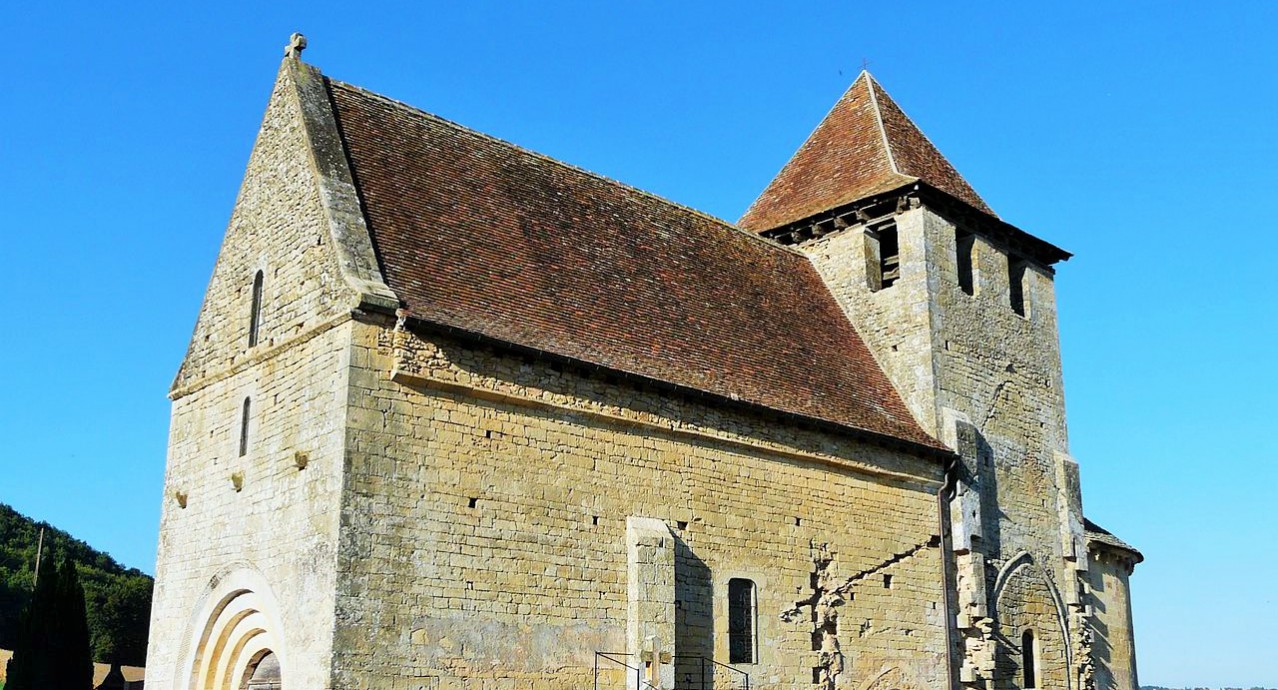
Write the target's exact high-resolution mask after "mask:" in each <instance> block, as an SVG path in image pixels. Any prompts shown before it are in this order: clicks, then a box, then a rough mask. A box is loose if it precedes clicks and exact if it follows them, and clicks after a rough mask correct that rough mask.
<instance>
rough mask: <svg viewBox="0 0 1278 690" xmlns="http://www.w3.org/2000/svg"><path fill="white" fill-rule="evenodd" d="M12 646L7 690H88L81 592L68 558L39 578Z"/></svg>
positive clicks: (90, 674)
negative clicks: (14, 643)
mask: <svg viewBox="0 0 1278 690" xmlns="http://www.w3.org/2000/svg"><path fill="white" fill-rule="evenodd" d="M16 642H17V644H16V645H15V646H14V650H13V658H11V659H9V667H8V673H7V675H8V678H7V680H6V687H7V688H8V690H92V687H93V661H92V660H91V659H90V657H89V624H88V621H87V619H86V617H85V607H84V589H83V588H82V587H81V586H80V577H79V573H77V571H76V566H75V563H73V562H72V561H71V560H69V559H64V560H63V561H62V564H61V565H60V566H58V567H54V568H50V569H48V570H47V571H46V573H44V576H43V577H41V578H40V580H39V582H38V583H37V584H36V589H35V592H34V593H33V594H32V596H31V600H30V603H28V605H27V607H26V609H25V610H24V611H23V613H22V618H21V620H20V621H19V623H18V631H17V639H16Z"/></svg>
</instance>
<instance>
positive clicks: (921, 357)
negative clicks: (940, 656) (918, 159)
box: [799, 204, 1087, 687]
mask: <svg viewBox="0 0 1278 690" xmlns="http://www.w3.org/2000/svg"><path fill="white" fill-rule="evenodd" d="M893 221H894V223H895V228H896V231H897V236H898V241H899V246H900V278H899V279H898V280H897V282H896V283H895V284H894V285H892V286H890V287H887V288H883V289H880V290H878V291H873V290H871V288H870V283H871V281H870V280H869V279H868V277H867V271H868V270H871V269H870V268H869V263H868V262H867V261H866V259H865V256H866V237H865V230H864V228H863V227H862V226H860V225H854V226H852V227H850V228H848V229H846V230H844V231H842V232H839V233H835V234H831V235H827V236H824V237H822V238H820V239H817V240H813V241H810V242H807V243H804V244H802V245H800V246H799V248H800V249H802V250H803V251H805V252H806V253H807V254H808V255H809V256H810V257H811V258H812V260H813V262H814V264H815V265H816V266H817V268H818V270H819V271H820V272H821V273H822V276H823V277H824V278H825V280H826V283H827V285H828V286H829V287H830V289H831V291H832V292H833V293H834V294H835V296H836V297H837V298H838V299H839V300H840V303H841V304H842V305H843V307H844V309H845V310H846V311H847V312H848V314H849V317H850V318H851V320H852V322H853V323H854V324H856V325H857V328H858V330H859V332H860V333H861V335H862V337H863V338H865V340H866V342H867V343H868V344H869V345H870V347H871V350H872V351H873V352H874V353H875V356H876V358H877V359H878V360H879V362H880V363H881V364H882V365H883V367H884V370H885V371H886V372H887V373H888V375H889V377H890V378H891V379H892V381H893V383H894V385H896V387H897V389H898V390H899V391H900V392H901V394H902V396H903V397H904V398H905V400H906V402H907V404H908V405H909V406H910V409H911V411H912V412H914V414H915V415H916V416H917V417H918V419H919V420H920V422H921V423H922V424H923V425H924V427H925V428H927V429H929V430H930V431H932V432H933V433H934V434H935V435H936V436H937V437H938V438H941V439H944V440H947V442H949V443H951V444H953V445H954V446H955V448H956V449H957V450H959V451H960V452H961V453H962V455H963V463H962V466H961V469H960V474H961V476H960V481H961V486H960V487H959V500H958V501H957V502H956V504H955V513H954V522H955V532H956V534H957V535H959V537H960V539H961V541H962V543H956V544H955V548H956V560H957V563H958V573H957V575H958V580H959V586H960V592H959V603H960V604H961V607H960V609H959V610H957V611H956V613H957V614H959V618H958V621H959V625H960V627H966V626H971V629H970V630H967V631H965V632H964V635H965V637H967V638H968V639H969V640H970V643H965V644H968V646H967V648H966V650H965V654H966V655H968V656H969V657H970V658H969V660H968V663H969V665H970V666H971V670H970V671H968V672H965V673H964V674H963V678H964V680H965V681H966V682H970V683H972V684H974V685H977V686H980V685H984V684H986V683H989V682H990V681H992V680H993V679H994V677H998V678H1000V679H1002V678H1007V677H1009V676H1014V675H1015V673H1016V668H1014V667H1013V665H1012V664H1013V662H1012V661H1009V659H1011V658H1012V657H1013V656H1014V655H1012V654H1011V652H1013V651H1014V645H1012V644H1011V641H1012V640H1013V638H1015V637H1016V636H1018V635H1020V631H1019V630H1014V628H1016V627H1018V626H1022V627H1023V626H1032V627H1034V628H1035V629H1036V630H1038V629H1041V630H1044V631H1047V630H1054V631H1059V630H1060V629H1061V628H1062V627H1063V626H1064V627H1065V628H1066V630H1067V633H1062V634H1056V633H1046V632H1045V633H1043V635H1044V636H1045V637H1043V638H1042V639H1044V640H1045V644H1046V645H1047V646H1048V647H1052V646H1053V645H1059V647H1057V648H1056V649H1054V650H1053V649H1047V653H1046V657H1045V659H1046V661H1047V663H1048V665H1055V667H1057V668H1059V672H1060V673H1061V674H1062V676H1063V678H1065V679H1066V680H1067V682H1068V683H1069V685H1068V686H1062V687H1074V686H1076V685H1078V683H1079V678H1080V676H1079V674H1080V669H1079V667H1078V663H1079V661H1081V659H1082V657H1083V655H1082V654H1081V652H1082V650H1081V649H1080V648H1078V643H1077V642H1076V641H1075V640H1074V639H1073V637H1072V636H1073V633H1074V631H1073V629H1072V628H1073V627H1076V626H1073V622H1072V619H1073V618H1076V614H1077V611H1078V610H1079V609H1080V607H1079V606H1077V605H1076V606H1074V607H1073V608H1071V607H1070V606H1069V604H1071V603H1074V604H1077V602H1072V601H1071V600H1069V597H1070V596H1072V595H1073V593H1074V592H1076V591H1077V587H1076V584H1075V579H1076V574H1075V573H1076V571H1077V570H1079V569H1082V570H1085V569H1086V565H1087V564H1086V559H1085V558H1080V557H1079V556H1080V554H1079V553H1077V551H1078V549H1076V548H1074V546H1073V545H1075V544H1077V543H1079V542H1080V541H1081V524H1082V522H1081V521H1082V515H1081V498H1080V497H1079V495H1078V485H1077V481H1076V478H1077V466H1076V465H1074V464H1073V461H1072V459H1070V458H1069V456H1068V454H1067V453H1068V440H1067V434H1066V424H1065V407H1064V393H1063V381H1062V374H1061V368H1060V353H1059V342H1058V334H1057V323H1056V307H1055V295H1054V287H1053V277H1052V274H1051V272H1050V270H1049V269H1046V268H1043V267H1039V266H1035V265H1032V264H1031V265H1028V266H1027V268H1026V270H1025V273H1024V277H1023V279H1022V283H1021V285H1022V288H1023V292H1024V296H1025V304H1026V309H1025V314H1024V315H1021V314H1018V313H1016V312H1015V311H1014V310H1013V308H1012V306H1011V304H1010V299H1009V287H1010V282H1009V270H1008V252H1007V249H1006V248H1005V247H1001V246H997V245H995V244H993V243H991V241H989V240H988V239H986V238H984V237H981V236H979V235H978V236H976V237H974V238H973V241H974V248H973V250H972V259H973V261H972V263H973V282H974V289H973V290H972V293H973V294H970V295H969V294H967V293H966V292H965V291H964V290H963V289H962V288H961V287H960V281H959V275H958V270H959V268H958V259H957V257H958V251H959V249H958V242H957V237H956V227H955V225H954V224H953V223H952V222H950V221H949V220H947V219H946V218H945V217H943V216H941V215H939V214H937V213H936V212H934V211H933V210H932V209H930V208H928V207H927V206H921V205H917V204H914V205H911V206H907V207H906V208H905V209H904V210H902V211H900V212H898V213H897V214H896V215H895V216H894V218H893ZM962 429H967V430H968V431H966V432H964V431H962ZM960 437H964V438H966V439H967V441H965V442H963V443H960V442H959V441H960ZM1071 478H1073V480H1071ZM1067 556H1069V557H1071V558H1072V559H1073V560H1067V559H1066V557H1067ZM1025 558H1028V559H1029V560H1030V561H1031V562H1033V563H1034V564H1035V569H1036V572H1037V573H1038V579H1039V580H1040V581H1041V582H1042V584H1043V585H1044V586H1043V587H1042V588H1039V587H1031V588H1022V589H1023V590H1024V591H1023V592H1022V593H1021V594H1018V595H1017V596H1001V592H1000V591H999V587H1000V586H1002V584H1003V583H1006V582H1008V580H1006V579H1002V580H1001V579H1000V574H1001V573H1002V574H1006V572H1007V570H1008V568H1009V567H1010V566H1011V565H1012V564H1013V563H1014V562H1015V561H1018V560H1020V559H1025ZM1026 597H1029V598H1030V599H1032V600H1033V601H1029V600H1027V599H1026ZM1014 602H1015V603H1014ZM999 607H1002V610H999ZM1027 616H1028V617H1030V618H1032V619H1033V620H1027V619H1026V617H1027ZM987 620H988V623H986V622H984V621H987ZM1056 659H1059V660H1060V663H1059V664H1057V663H1056V662H1055V661H1054V660H1056ZM1016 663H1017V664H1018V663H1019V662H1016ZM1066 666H1069V667H1070V668H1068V669H1067V668H1066ZM1051 672H1052V673H1055V672H1056V671H1051ZM1000 682H1001V681H1000Z"/></svg>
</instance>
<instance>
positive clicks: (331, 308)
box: [173, 63, 354, 392]
mask: <svg viewBox="0 0 1278 690" xmlns="http://www.w3.org/2000/svg"><path fill="white" fill-rule="evenodd" d="M289 69H291V66H290V65H288V64H287V63H286V64H285V65H284V66H282V67H281V74H280V78H278V79H277V80H276V82H275V86H274V88H273V90H272V93H271V99H270V102H269V104H268V105H267V109H266V115H265V117H264V118H263V120H262V128H261V130H260V131H259V133H258V138H257V143H256V144H255V145H254V146H253V152H252V154H251V155H250V157H249V164H248V168H247V169H246V170H245V173H244V181H243V183H242V184H241V186H240V192H239V196H238V197H237V199H236V201H235V209H234V211H232V213H231V220H230V223H229V224H228V226H227V229H226V236H225V238H224V239H223V241H222V249H221V251H220V252H219V254H218V259H217V265H216V266H215V267H214V270H213V276H212V278H210V280H209V286H208V289H207V291H206V292H205V296H204V304H203V306H202V307H201V309H200V316H199V319H198V320H197V321H196V325H195V333H194V334H193V335H192V337H191V343H190V346H189V348H188V350H187V354H186V357H185V359H184V360H183V362H182V366H181V368H180V370H179V372H178V376H177V379H176V380H175V381H174V383H173V387H174V389H175V390H176V391H179V392H180V391H183V390H185V389H187V388H189V387H191V386H192V385H195V384H196V383H198V382H201V381H204V380H205V379H207V378H209V377H212V376H217V375H226V374H227V373H228V372H230V371H231V370H238V369H239V368H243V367H245V366H249V365H251V364H252V362H254V361H257V360H260V359H261V358H262V357H263V356H264V355H266V354H268V353H270V352H271V351H272V350H273V348H274V347H275V346H277V345H280V344H282V343H284V342H285V341H287V340H290V339H292V338H296V337H298V336H300V335H303V334H305V333H308V332H309V331H312V330H314V329H316V328H322V327H323V324H325V323H326V322H328V321H330V320H332V319H334V318H340V317H342V316H343V315H346V314H349V313H350V309H351V307H352V306H353V304H352V298H353V296H354V293H353V292H352V290H351V289H350V288H349V287H348V286H347V285H346V283H345V282H344V281H343V279H342V275H341V269H340V266H339V264H338V262H337V259H336V257H335V254H334V248H333V246H332V237H331V231H330V227H329V221H328V218H327V216H326V215H325V210H324V205H323V203H322V201H321V190H320V185H319V181H318V179H317V176H316V172H315V166H314V160H313V158H312V155H311V144H310V142H309V141H308V139H307V135H306V128H305V125H304V123H303V118H302V109H301V104H300V103H299V101H298V96H297V89H296V87H295V85H294V83H293V81H292V79H291V78H290V77H291V75H289V74H288V73H287V70H289ZM258 271H262V273H263V277H264V281H263V291H262V310H261V321H260V323H261V327H260V339H259V342H258V345H257V346H256V347H254V348H251V349H250V348H249V347H248V338H249V312H250V305H251V300H252V294H253V277H254V275H255V274H256V273H257V272H258Z"/></svg>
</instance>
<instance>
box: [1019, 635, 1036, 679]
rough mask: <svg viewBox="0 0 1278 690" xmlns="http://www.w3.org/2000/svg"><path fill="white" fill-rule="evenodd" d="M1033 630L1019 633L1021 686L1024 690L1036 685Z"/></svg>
mask: <svg viewBox="0 0 1278 690" xmlns="http://www.w3.org/2000/svg"><path fill="white" fill-rule="evenodd" d="M1037 652H1038V650H1037V649H1035V644H1034V631H1033V630H1026V631H1025V632H1024V633H1022V634H1021V675H1022V679H1021V680H1022V687H1024V688H1025V689H1026V690H1029V689H1030V688H1037V687H1038V669H1037V668H1036V666H1035V663H1034V661H1035V657H1036V655H1037Z"/></svg>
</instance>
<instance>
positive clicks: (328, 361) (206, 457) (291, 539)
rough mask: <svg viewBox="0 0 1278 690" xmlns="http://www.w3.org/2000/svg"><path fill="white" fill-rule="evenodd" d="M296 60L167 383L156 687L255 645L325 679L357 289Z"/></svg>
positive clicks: (308, 678)
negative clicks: (339, 245)
mask: <svg viewBox="0 0 1278 690" xmlns="http://www.w3.org/2000/svg"><path fill="white" fill-rule="evenodd" d="M297 70H298V65H297V63H296V62H295V61H286V63H285V65H284V66H283V67H282V68H281V71H280V75H279V77H278V78H277V80H276V83H275V86H274V88H273V89H272V93H271V98H270V101H269V103H268V105H267V109H266V114H265V116H264V118H263V122H262V127H261V130H260V132H259V134H258V138H257V142H256V144H255V146H254V148H253V152H252V155H251V156H250V159H249V163H248V167H247V170H246V172H245V176H244V181H243V184H242V187H241V189H240V193H239V197H238V199H237V201H236V205H235V209H234V211H233V213H232V216H231V220H230V223H229V225H228V227H227V230H226V236H225V239H224V241H223V245H222V248H221V251H220V253H219V256H218V259H217V264H216V266H215V268H214V271H213V276H212V278H211V280H210V282H209V286H208V289H207V292H206V294H205V299H204V304H203V307H202V309H201V311H200V315H199V318H198V321H197V324H196V327H195V332H194V335H193V337H192V341H191V344H190V346H189V348H188V351H187V355H186V358H185V359H184V361H183V363H182V365H181V368H180V371H179V373H178V375H177V378H176V380H175V382H174V386H173V391H172V393H171V397H172V398H173V412H172V421H171V427H170V442H169V452H168V464H167V470H166V474H165V495H164V499H163V500H164V508H163V513H162V520H161V527H160V545H159V554H158V559H157V573H156V574H157V582H156V590H155V599H154V603H153V606H152V619H153V620H152V625H151V639H150V643H149V649H148V664H147V666H148V678H147V683H148V686H151V687H155V688H177V687H182V688H192V687H194V688H204V687H223V686H224V685H225V686H227V687H238V681H239V678H240V677H241V675H242V674H243V673H244V671H245V670H246V669H250V667H251V666H252V665H253V664H254V663H255V662H256V661H257V660H258V659H260V658H261V656H262V655H263V654H265V653H266V651H267V650H270V651H273V652H275V654H276V657H277V659H278V660H279V661H280V664H281V667H282V672H283V678H284V682H285V684H286V685H288V686H290V687H291V686H293V685H296V686H298V687H308V688H326V687H329V653H330V651H331V635H332V628H333V622H332V621H333V613H332V612H333V608H334V605H333V601H334V595H333V592H334V590H335V570H334V563H335V557H336V546H337V537H338V526H339V522H338V518H339V515H340V511H339V504H340V495H341V487H342V476H343V474H342V471H343V468H342V460H343V446H342V444H343V443H344V441H345V416H346V405H347V392H348V387H347V381H346V373H347V371H348V370H349V363H348V358H349V347H348V344H349V338H350V335H349V325H346V324H347V322H348V321H349V318H350V310H351V306H352V304H353V303H354V302H355V301H357V296H356V295H355V292H354V291H353V290H351V289H350V288H349V287H348V286H347V285H346V283H345V282H344V281H343V278H342V274H341V267H340V265H339V263H338V261H337V259H336V254H335V247H334V246H333V241H334V240H333V229H332V226H331V223H330V221H329V214H328V213H327V211H326V206H325V202H324V200H323V198H322V197H323V195H322V193H321V187H320V182H319V180H320V178H319V177H318V175H317V170H316V166H315V158H314V156H313V154H312V151H313V147H312V143H311V141H310V139H309V135H308V131H307V128H306V118H305V117H304V113H303V108H302V101H301V99H300V96H299V90H298V82H297V74H298V71H297ZM259 271H260V272H261V273H262V277H263V280H262V292H261V294H262V299H261V308H260V314H259V318H258V326H259V327H258V335H259V337H258V341H257V344H256V345H254V346H250V343H249V327H250V326H249V324H250V322H251V320H252V319H251V315H252V301H253V300H252V297H253V284H254V277H255V275H256V274H257V273H258V272H259ZM246 400H248V401H249V404H248V414H247V420H248V425H247V436H248V441H247V444H246V447H245V452H243V453H242V454H241V436H242V435H243V434H242V426H243V421H244V419H245V401H246Z"/></svg>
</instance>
